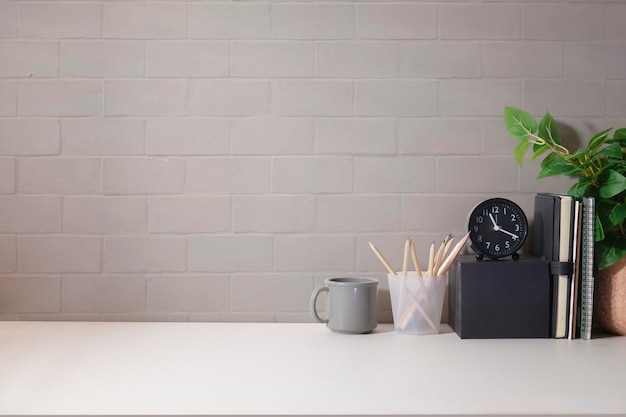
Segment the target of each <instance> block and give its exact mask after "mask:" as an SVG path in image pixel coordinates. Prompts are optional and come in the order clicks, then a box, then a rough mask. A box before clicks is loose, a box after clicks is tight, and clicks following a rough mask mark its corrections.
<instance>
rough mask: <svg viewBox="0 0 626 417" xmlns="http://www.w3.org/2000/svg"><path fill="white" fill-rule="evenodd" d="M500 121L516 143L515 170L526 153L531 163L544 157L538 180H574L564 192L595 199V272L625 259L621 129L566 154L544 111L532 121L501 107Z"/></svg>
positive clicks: (624, 132)
mask: <svg viewBox="0 0 626 417" xmlns="http://www.w3.org/2000/svg"><path fill="white" fill-rule="evenodd" d="M504 122H505V125H506V128H507V130H508V132H509V134H510V135H511V136H513V137H514V138H515V139H518V140H519V143H518V145H517V147H516V148H515V151H514V155H515V160H516V161H517V163H518V164H519V165H520V166H521V165H522V163H523V161H524V157H525V155H526V154H527V153H528V152H529V151H530V152H531V156H530V162H532V161H534V160H535V159H537V158H538V157H540V156H544V158H543V160H542V161H541V171H540V172H539V175H538V177H537V178H545V177H549V176H553V175H567V176H572V177H576V178H577V179H578V180H577V182H576V183H575V184H574V185H573V186H572V188H570V190H569V191H568V194H569V195H572V196H576V197H594V198H595V199H596V222H595V245H594V246H595V255H596V256H595V257H596V265H597V266H598V268H599V269H604V268H607V267H609V266H611V265H613V264H615V263H616V262H617V261H619V260H620V259H622V258H623V257H624V256H625V255H626V176H625V175H626V156H625V153H624V152H625V150H626V128H622V129H617V130H613V128H609V129H606V130H603V131H601V132H598V133H596V134H595V135H593V136H592V137H591V138H590V139H589V141H588V142H587V145H586V146H585V147H584V148H582V149H578V150H576V151H574V152H571V151H570V150H569V149H567V148H566V147H565V146H563V145H562V144H561V139H560V137H559V132H558V129H557V124H556V121H555V120H554V118H553V117H552V116H551V115H550V113H549V112H546V114H545V116H544V117H543V118H542V119H541V121H540V122H539V123H537V121H536V120H535V118H534V117H533V116H532V115H531V114H530V113H528V112H526V111H524V110H520V109H517V108H514V107H505V109H504ZM611 133H612V134H611Z"/></svg>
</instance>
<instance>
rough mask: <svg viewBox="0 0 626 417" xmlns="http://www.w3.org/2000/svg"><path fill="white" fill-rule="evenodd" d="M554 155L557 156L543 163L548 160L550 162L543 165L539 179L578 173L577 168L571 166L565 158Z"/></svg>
mask: <svg viewBox="0 0 626 417" xmlns="http://www.w3.org/2000/svg"><path fill="white" fill-rule="evenodd" d="M552 155H555V156H554V157H552V158H546V159H544V160H543V162H546V160H548V162H546V163H545V164H544V163H542V164H541V165H542V168H543V169H542V170H541V172H539V175H538V176H537V178H545V177H551V176H553V175H559V174H562V175H572V174H574V173H575V172H576V168H575V167H573V166H572V165H570V164H569V163H568V162H567V160H566V159H565V158H563V157H561V156H559V155H556V154H552Z"/></svg>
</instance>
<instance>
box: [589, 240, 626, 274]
mask: <svg viewBox="0 0 626 417" xmlns="http://www.w3.org/2000/svg"><path fill="white" fill-rule="evenodd" d="M594 249H595V258H596V264H597V265H598V268H599V269H604V268H606V267H607V266H611V265H613V264H614V263H615V262H617V261H619V260H620V259H622V258H623V257H624V256H625V255H626V238H624V236H621V235H614V236H607V238H606V239H604V240H603V241H601V242H596V244H595V246H594Z"/></svg>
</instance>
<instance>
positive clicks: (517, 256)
mask: <svg viewBox="0 0 626 417" xmlns="http://www.w3.org/2000/svg"><path fill="white" fill-rule="evenodd" d="M511 257H512V258H513V260H514V261H517V260H518V259H519V253H517V252H514V253H513V255H511Z"/></svg>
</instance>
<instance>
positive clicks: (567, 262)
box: [534, 193, 574, 338]
mask: <svg viewBox="0 0 626 417" xmlns="http://www.w3.org/2000/svg"><path fill="white" fill-rule="evenodd" d="M573 210H574V199H573V197H571V196H565V195H558V194H548V193H541V194H537V195H536V196H535V229H534V233H535V245H534V254H535V256H539V257H542V258H544V259H546V260H547V261H549V262H550V276H551V281H552V294H551V298H552V313H551V317H550V336H551V337H555V338H563V337H567V336H568V329H569V295H570V285H571V278H572V226H573V218H572V215H573Z"/></svg>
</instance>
